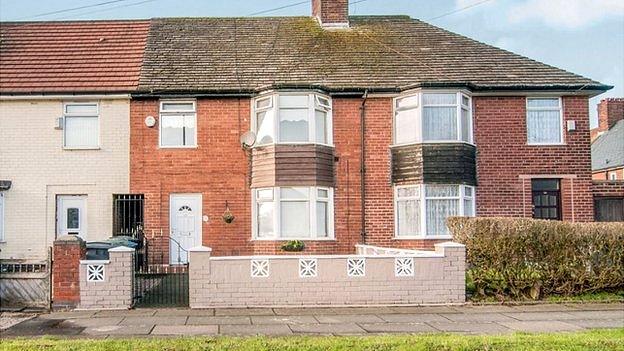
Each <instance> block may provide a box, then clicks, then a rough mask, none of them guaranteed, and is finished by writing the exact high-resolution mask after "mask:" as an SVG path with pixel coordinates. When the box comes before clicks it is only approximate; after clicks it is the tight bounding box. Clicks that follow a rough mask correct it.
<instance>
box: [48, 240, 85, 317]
mask: <svg viewBox="0 0 624 351" xmlns="http://www.w3.org/2000/svg"><path fill="white" fill-rule="evenodd" d="M86 254H87V247H86V244H85V242H84V240H82V239H81V238H80V237H78V236H75V235H64V236H61V237H59V238H58V239H56V240H55V241H54V249H53V260H52V308H53V309H73V308H76V306H78V304H79V303H80V274H79V268H80V260H82V259H84V258H85V257H86Z"/></svg>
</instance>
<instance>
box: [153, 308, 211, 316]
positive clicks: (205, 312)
mask: <svg viewBox="0 0 624 351" xmlns="http://www.w3.org/2000/svg"><path fill="white" fill-rule="evenodd" d="M154 316H155V317H163V316H165V317H168V316H198V317H202V316H214V308H206V309H197V310H192V309H190V308H183V309H182V308H163V309H157V310H156V314H154Z"/></svg>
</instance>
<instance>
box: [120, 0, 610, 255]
mask: <svg viewBox="0 0 624 351" xmlns="http://www.w3.org/2000/svg"><path fill="white" fill-rule="evenodd" d="M312 9H313V12H312V17H266V18H263V17H260V18H159V19H153V20H152V24H151V28H150V32H149V35H148V39H147V48H146V52H145V57H144V61H143V67H142V73H141V79H140V84H139V87H138V89H137V91H135V92H133V93H132V101H131V127H130V141H131V154H130V161H131V162H130V164H131V167H130V191H131V193H135V194H142V195H144V197H145V204H144V206H145V230H146V233H147V234H146V235H147V236H148V237H149V238H151V239H150V240H151V243H152V246H151V247H152V251H151V253H152V254H154V255H159V257H160V259H161V260H162V261H164V262H171V263H176V262H184V261H185V260H186V253H185V251H184V250H180V249H179V248H178V244H177V243H181V245H182V246H183V247H184V248H189V247H194V246H199V245H204V246H208V247H210V248H212V254H213V255H216V256H222V255H253V254H274V253H282V250H281V249H280V247H281V245H283V244H284V243H286V242H288V241H290V240H295V239H297V240H303V241H304V243H305V245H306V248H305V250H304V253H305V254H326V253H329V254H336V253H351V252H353V247H354V245H355V244H357V243H366V244H371V245H379V246H386V247H403V248H431V247H433V245H434V243H437V242H440V241H446V240H449V238H450V235H449V232H448V230H447V228H446V226H445V219H446V218H447V217H448V216H457V215H459V216H475V215H476V216H512V217H535V218H543V219H560V220H566V221H592V220H593V216H594V209H593V196H592V179H591V154H590V131H589V129H590V128H589V111H588V99H589V98H590V97H593V96H595V95H598V94H600V93H602V92H604V91H606V90H608V89H610V88H611V87H610V86H606V85H604V84H601V83H598V82H595V81H593V80H591V79H587V78H584V77H581V76H578V75H575V74H572V73H569V72H566V71H564V70H561V69H558V68H554V67H552V66H548V65H545V64H542V63H539V62H536V61H533V60H530V59H528V58H525V57H522V56H519V55H516V54H513V53H511V52H508V51H505V50H501V49H498V48H495V47H492V46H489V45H485V44H483V43H480V42H477V41H474V40H472V39H469V38H466V37H463V36H460V35H457V34H454V33H451V32H448V31H446V30H443V29H440V28H437V27H434V26H432V25H430V24H427V23H424V22H422V21H419V20H416V19H412V18H409V17H406V16H348V6H347V1H329V0H325V1H324V0H320V1H313V6H312ZM249 131H252V132H253V135H251V137H250V136H249V135H248V134H247V133H248V132H249ZM254 136H255V138H254ZM241 141H242V143H241ZM224 216H225V217H227V219H228V220H227V221H226V220H224ZM232 216H233V220H232ZM170 238H171V239H170Z"/></svg>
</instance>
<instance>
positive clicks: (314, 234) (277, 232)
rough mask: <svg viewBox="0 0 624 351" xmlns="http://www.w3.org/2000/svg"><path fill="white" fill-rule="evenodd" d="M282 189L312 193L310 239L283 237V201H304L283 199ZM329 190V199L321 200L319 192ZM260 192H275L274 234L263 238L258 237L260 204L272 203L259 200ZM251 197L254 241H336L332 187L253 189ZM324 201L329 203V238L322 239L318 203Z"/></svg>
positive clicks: (309, 200) (309, 202) (308, 204)
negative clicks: (305, 189)
mask: <svg viewBox="0 0 624 351" xmlns="http://www.w3.org/2000/svg"><path fill="white" fill-rule="evenodd" d="M281 188H307V189H308V190H309V192H310V194H309V196H308V199H307V200H305V201H307V202H308V203H307V207H308V214H309V215H308V217H309V220H310V227H309V231H310V236H309V237H283V236H282V235H281V228H280V225H281V218H280V216H281V203H282V201H284V202H286V201H302V200H296V199H288V200H282V199H281ZM320 189H321V190H327V192H328V198H327V199H324V198H319V197H318V190H320ZM260 190H272V192H273V201H272V203H273V233H267V234H265V236H263V237H259V236H258V207H257V206H258V203H259V202H271V201H268V200H261V199H258V196H257V192H258V191H260ZM251 193H252V196H251V201H252V203H251V209H252V211H251V218H252V220H251V222H252V223H251V227H252V240H258V241H284V240H309V241H320V240H335V235H334V189H333V188H330V187H323V186H283V187H273V188H271V187H265V188H254V189H252V192H251ZM317 201H323V202H327V206H328V208H327V212H328V215H327V227H328V228H327V229H328V230H327V231H328V233H327V236H325V237H322V236H318V230H317V228H316V202H317Z"/></svg>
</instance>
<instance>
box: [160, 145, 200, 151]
mask: <svg viewBox="0 0 624 351" xmlns="http://www.w3.org/2000/svg"><path fill="white" fill-rule="evenodd" d="M158 148H159V149H167V150H171V149H197V145H192V146H162V145H159V146H158Z"/></svg>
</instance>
